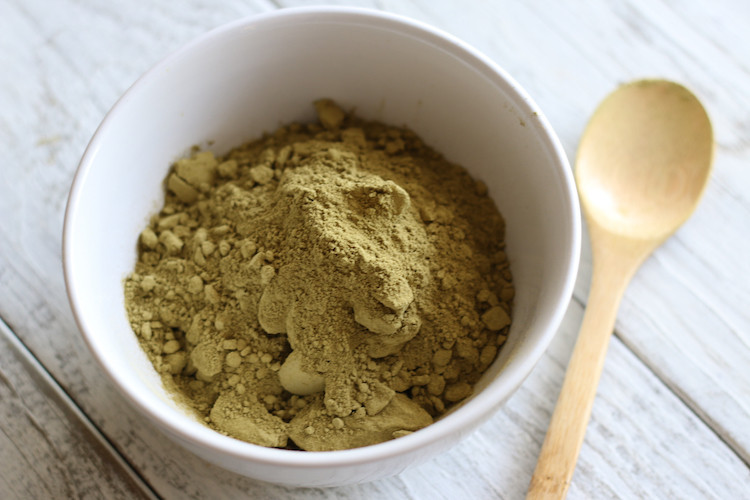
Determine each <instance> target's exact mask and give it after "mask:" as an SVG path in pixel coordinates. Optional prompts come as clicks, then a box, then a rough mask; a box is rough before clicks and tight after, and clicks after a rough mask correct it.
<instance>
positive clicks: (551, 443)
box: [526, 258, 632, 500]
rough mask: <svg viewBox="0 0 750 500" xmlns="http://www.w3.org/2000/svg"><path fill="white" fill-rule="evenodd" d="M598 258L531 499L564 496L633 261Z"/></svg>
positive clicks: (528, 494) (536, 474) (534, 476)
mask: <svg viewBox="0 0 750 500" xmlns="http://www.w3.org/2000/svg"><path fill="white" fill-rule="evenodd" d="M606 260H609V259H606ZM596 264H597V262H596V258H595V259H594V276H593V278H592V283H591V291H590V292H589V302H588V305H587V306H586V312H585V314H584V317H583V322H582V324H581V330H580V333H579V334H578V340H577V341H576V345H575V348H574V350H573V355H572V356H571V358H570V363H569V364H568V370H567V372H566V374H565V380H564V381H563V385H562V389H561V391H560V396H559V397H558V400H557V404H556V406H555V411H554V413H553V415H552V420H551V421H550V426H549V428H548V429H547V435H546V437H545V438H544V444H542V451H541V453H540V455H539V461H538V462H537V465H536V469H535V470H534V475H533V476H532V478H531V483H530V485H529V491H528V493H527V496H526V499H527V500H536V499H552V498H565V496H566V495H567V492H568V487H569V486H570V481H571V478H572V476H573V471H574V470H575V466H576V460H577V458H578V452H579V451H580V450H581V445H582V444H583V438H584V435H585V434H586V426H587V425H588V421H589V417H590V416H591V407H592V406H593V402H594V397H595V396H596V388H597V385H598V384H599V377H600V375H601V372H602V367H603V366H604V358H605V357H606V354H607V346H608V345H609V338H610V335H611V333H612V329H613V327H614V324H615V318H616V316H617V309H618V307H619V305H620V299H621V298H622V295H623V293H624V291H625V288H626V287H627V284H628V282H629V281H630V276H631V275H632V271H631V266H622V263H620V265H619V266H618V265H614V266H613V265H612V263H611V262H610V263H607V265H606V266H605V265H601V266H597V265H596Z"/></svg>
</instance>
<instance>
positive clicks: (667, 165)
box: [526, 80, 713, 499]
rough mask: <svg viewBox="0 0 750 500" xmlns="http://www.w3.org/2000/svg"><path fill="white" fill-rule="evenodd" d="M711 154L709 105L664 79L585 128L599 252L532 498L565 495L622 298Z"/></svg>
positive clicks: (584, 183)
mask: <svg viewBox="0 0 750 500" xmlns="http://www.w3.org/2000/svg"><path fill="white" fill-rule="evenodd" d="M712 156H713V133H712V130H711V123H710V121H709V119H708V115H707V114H706V111H705V110H704V109H703V106H701V104H700V102H698V99H696V97H695V96H694V95H693V94H691V93H690V92H689V91H688V90H687V89H685V88H684V87H682V86H681V85H678V84H676V83H672V82H668V81H663V80H642V81H637V82H633V83H630V84H627V85H624V86H622V87H620V88H619V89H617V90H616V91H615V92H613V93H612V94H611V95H609V96H608V97H607V98H606V99H605V100H604V101H603V102H602V103H601V105H600V106H599V108H598V109H597V110H596V112H595V113H594V116H593V117H592V118H591V121H590V122H589V124H588V126H587V127H586V130H585V131H584V134H583V137H582V138H581V142H580V145H579V147H578V158H577V161H576V182H577V184H578V193H579V196H580V198H581V203H582V206H583V211H584V215H585V217H586V222H587V224H588V229H589V236H590V240H591V248H592V254H593V266H594V268H593V277H592V280H591V291H590V292H589V301H588V305H587V307H586V313H585V315H584V318H583V323H582V325H581V331H580V333H579V335H578V340H577V342H576V345H575V349H574V350H573V355H572V356H571V359H570V364H569V365H568V370H567V372H566V374H565V380H564V381H563V386H562V390H561V392H560V396H559V398H558V400H557V405H556V406H555V412H554V414H553V415H552V420H551V422H550V426H549V429H548V430H547V436H546V437H545V439H544V444H543V445H542V451H541V454H540V456H539V461H538V462H537V466H536V470H535V471H534V475H533V477H532V478H531V484H530V485H529V491H528V495H527V497H526V498H527V499H537V498H564V497H565V495H566V494H567V491H568V487H569V486H570V481H571V477H572V476H573V470H574V469H575V464H576V459H577V458H578V452H579V451H580V449H581V444H582V443H583V437H584V434H585V433H586V426H587V424H588V420H589V417H590V415H591V407H592V404H593V401H594V396H595V395H596V387H597V385H598V383H599V376H600V375H601V371H602V366H603V365H604V357H605V355H606V352H607V345H608V344H609V337H610V335H611V333H612V329H613V327H614V324H615V317H616V315H617V309H618V307H619V304H620V299H621V298H622V295H623V293H624V291H625V288H626V287H627V284H628V282H629V281H630V278H631V277H632V276H633V274H634V273H635V271H636V269H638V267H639V266H640V264H641V263H642V262H643V260H644V259H645V258H646V257H647V256H648V255H649V254H650V253H651V252H652V251H653V250H654V249H655V248H656V247H658V246H659V245H660V244H661V243H662V242H664V240H666V239H667V238H668V237H669V236H670V235H671V234H672V233H673V232H674V231H675V230H676V229H677V228H678V227H679V226H680V225H681V224H682V223H683V222H685V221H686V220H687V218H688V217H689V216H690V214H691V213H692V212H693V210H694V209H695V207H696V205H697V204H698V200H699V199H700V197H701V194H702V192H703V189H704V187H705V186H706V184H707V183H708V178H709V174H710V171H711V161H712Z"/></svg>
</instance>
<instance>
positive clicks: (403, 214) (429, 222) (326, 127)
mask: <svg viewBox="0 0 750 500" xmlns="http://www.w3.org/2000/svg"><path fill="white" fill-rule="evenodd" d="M315 106H316V109H317V112H318V118H319V121H318V122H316V123H312V124H307V125H299V124H293V125H289V126H285V127H282V128H280V129H279V130H277V131H276V132H274V133H273V134H270V135H266V136H264V137H263V138H261V139H259V140H256V141H253V142H249V143H247V144H244V145H242V146H240V147H238V148H236V149H234V150H232V151H230V152H229V153H228V154H227V155H226V156H224V157H222V158H215V157H214V155H213V154H212V153H210V152H207V151H203V152H200V151H197V150H196V151H194V152H193V154H192V156H191V157H190V158H185V159H181V160H179V161H177V162H176V164H175V165H174V166H173V168H172V170H171V171H170V174H169V176H168V178H167V181H166V187H167V193H166V201H165V204H164V208H163V209H162V210H161V212H160V213H159V214H158V215H155V216H153V217H152V218H151V221H150V224H149V225H148V227H147V228H146V229H145V230H144V231H143V232H142V233H141V235H140V241H139V258H138V262H137V263H136V267H135V271H134V272H133V273H132V274H131V275H130V276H129V277H128V278H127V279H126V282H125V297H126V307H127V312H128V315H129V319H130V322H131V325H132V327H133V330H134V331H135V332H136V334H137V335H138V338H139V341H140V343H141V345H142V347H143V349H144V350H145V351H146V353H147V354H148V357H149V358H150V360H151V361H152V362H153V364H154V367H155V368H156V369H157V371H158V372H159V373H160V374H161V375H162V379H163V381H164V384H165V386H166V387H167V389H168V390H169V391H170V392H171V393H173V394H174V395H175V398H176V399H177V400H178V401H179V402H180V403H182V404H183V405H184V406H186V407H187V408H189V409H190V410H191V411H192V412H194V413H195V414H196V416H197V417H199V418H200V419H202V420H203V421H205V422H206V424H207V425H209V426H210V427H212V428H213V429H215V430H217V431H219V432H221V433H224V434H226V435H229V436H233V437H235V438H238V439H242V440H245V441H249V442H251V443H255V444H259V445H263V446H271V447H281V448H284V447H286V448H290V449H302V450H311V451H322V450H336V449H345V448H354V447H359V446H366V445H370V444H375V443H379V442H382V441H386V440H389V439H392V438H396V437H399V436H403V435H406V434H408V433H410V432H413V431H416V430H418V429H420V428H422V427H425V426H426V425H429V424H430V423H432V422H433V419H434V418H437V417H439V416H440V415H442V414H444V413H445V411H446V409H448V408H450V407H451V406H452V405H454V404H456V403H458V402H460V401H462V400H463V399H465V398H466V397H468V396H469V395H471V393H472V388H473V385H474V384H475V383H476V382H477V380H478V379H479V378H480V376H481V374H482V373H483V372H484V371H485V369H486V368H487V367H488V366H489V365H490V364H491V363H492V361H493V360H494V359H495V357H496V354H497V352H498V348H499V347H500V346H501V345H502V344H503V342H504V341H505V339H506V335H507V330H508V328H509V325H510V321H511V318H510V315H511V306H512V301H513V296H514V289H513V285H512V281H511V274H510V271H509V269H508V262H507V259H506V256H505V253H504V251H503V249H504V241H503V237H504V222H503V219H502V217H501V216H500V214H499V213H498V211H497V209H496V208H495V206H494V204H493V202H492V200H491V199H490V198H489V197H488V196H487V188H486V187H485V185H484V184H483V183H481V182H478V181H474V180H473V179H472V178H471V177H470V176H469V175H468V174H467V173H466V171H465V170H464V169H463V168H461V167H459V166H456V165H453V164H450V163H448V162H447V161H446V160H445V159H443V158H442V157H441V156H440V155H439V154H438V153H436V152H435V151H433V150H431V149H430V148H428V147H427V146H426V145H425V144H424V143H422V141H421V140H420V139H419V138H418V137H417V136H416V135H415V134H414V133H413V132H411V131H409V130H405V129H400V128H394V127H388V126H385V125H382V124H380V123H374V122H365V121H362V120H359V119H358V118H356V117H355V116H353V115H347V114H346V113H344V112H343V111H342V110H341V109H340V108H339V107H338V106H336V104H334V103H333V102H332V101H330V100H321V101H317V102H316V103H315Z"/></svg>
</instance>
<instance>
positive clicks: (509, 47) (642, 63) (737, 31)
mask: <svg viewBox="0 0 750 500" xmlns="http://www.w3.org/2000/svg"><path fill="white" fill-rule="evenodd" d="M307 3H308V2H306V1H294V0H291V1H286V0H282V1H267V0H219V1H213V0H189V1H185V2H157V1H149V0H129V1H122V2H118V1H99V2H97V1H96V0H59V1H46V0H2V1H1V2H0V160H1V162H2V163H1V164H0V318H2V323H0V431H2V432H0V498H5V499H8V498H11V499H12V498H24V499H25V498H52V497H54V498H64V497H72V498H77V497H86V498H140V497H163V498H211V499H220V498H237V497H241V496H246V497H251V498H307V497H310V498H317V499H334V498H383V499H391V498H428V499H438V498H509V499H516V498H522V497H523V495H524V492H525V489H526V486H527V484H528V481H529V479H530V477H531V473H532V471H533V469H534V465H535V460H536V457H537V454H538V452H539V449H540V447H541V442H542V440H543V438H544V433H545V429H546V426H547V423H548V421H549V417H550V414H551V411H552V408H553V405H554V402H555V399H556V396H557V393H558V390H559V387H560V384H561V379H562V374H563V371H564V367H565V365H566V363H567V360H568V357H569V355H570V352H571V350H572V345H573V341H574V338H575V334H576V333H577V330H578V328H579V326H580V321H581V316H582V312H583V309H584V307H585V305H586V297H587V291H588V282H589V278H590V253H589V250H588V244H587V242H586V241H584V253H583V260H582V265H581V272H580V276H579V281H578V285H577V287H576V290H575V295H574V298H573V301H572V302H571V304H570V307H569V309H568V313H567V315H566V317H565V320H564V321H563V324H562V326H561V328H560V331H559V333H558V335H557V337H556V338H555V340H554V342H553V343H552V345H551V347H550V349H549V350H548V352H547V354H546V355H545V357H544V358H543V359H542V361H541V362H540V364H539V365H538V366H537V368H536V370H535V371H534V372H533V374H532V376H531V377H530V378H529V380H528V381H527V382H526V383H525V384H524V386H523V388H522V389H521V390H520V391H519V392H518V393H517V394H516V395H515V396H514V397H513V398H512V399H511V400H510V401H509V402H508V404H507V405H506V406H505V407H504V408H503V409H502V410H501V411H500V412H499V413H497V415H495V416H494V417H493V418H492V419H491V420H490V421H489V422H488V423H486V424H485V425H484V426H483V427H481V428H480V429H479V430H478V431H477V432H476V433H475V434H474V435H472V436H471V437H470V438H468V439H467V440H466V441H465V442H463V443H462V444H460V445H459V446H457V447H456V448H454V449H453V450H451V451H450V452H448V453H446V454H444V455H442V456H440V457H439V458H437V459H435V460H433V461H431V462H429V463H427V464H424V465H422V466H420V467H416V468H413V469H411V470H408V471H406V472H405V473H403V474H401V475H400V476H398V477H395V478H391V479H387V480H383V481H378V482H375V483H370V484H364V485H358V486H349V487H344V488H338V489H325V490H323V489H321V490H313V489H288V488H283V487H279V486H275V485H268V484H264V483H260V482H256V481H252V480H248V479H245V478H242V477H240V476H237V475H234V474H232V473H229V472H226V471H223V470H220V469H218V468H217V467H214V466H212V465H209V464H207V463H204V462H202V461H201V460H199V459H198V458H196V457H194V456H192V455H190V454H188V453H186V452H183V450H182V449H180V448H178V447H177V446H176V445H173V444H171V442H170V441H168V440H167V439H166V438H164V437H163V436H162V435H161V434H160V433H159V432H158V431H157V430H156V429H155V428H154V427H153V426H152V425H151V424H150V423H149V422H148V421H147V420H145V419H143V418H142V417H141V416H139V415H138V414H137V413H136V412H135V411H134V410H133V409H131V408H130V407H129V406H128V405H127V404H126V403H125V401H124V400H123V399H122V398H121V397H120V396H119V394H118V393H116V392H115V390H114V389H113V387H112V386H111V385H110V384H109V382H108V381H107V380H106V379H105V378H104V377H103V376H102V374H101V373H100V371H99V369H98V367H97V366H96V365H95V363H94V361H93V359H92V357H91V355H90V354H89V352H88V350H87V349H86V347H85V346H84V343H83V341H82V339H81V337H80V335H79V333H78V330H77V328H76V326H75V324H74V322H73V320H72V315H71V312H70V310H69V307H68V302H67V299H66V296H65V291H64V284H63V277H62V270H61V249H60V248H61V233H62V220H63V212H64V208H65V203H66V197H67V192H68V188H69V186H70V183H71V180H72V178H73V174H74V171H75V168H76V165H77V162H78V160H79V158H80V156H81V154H82V153H83V150H84V148H85V146H86V144H87V142H88V140H89V139H90V137H91V135H92V134H93V132H94V130H95V128H96V127H97V125H98V124H99V122H100V120H101V119H102V117H103V116H104V114H105V113H106V111H107V110H108V109H109V108H110V106H111V105H112V104H113V103H114V101H115V100H116V99H117V97H118V96H120V95H121V94H122V93H123V92H124V91H125V89H126V88H127V87H128V86H129V85H130V84H131V83H132V82H133V81H134V80H135V79H136V78H137V77H138V76H139V75H140V74H141V73H142V72H144V71H145V70H146V69H148V68H149V67H150V66H151V65H153V64H154V63H155V62H156V61H158V60H159V59H161V58H162V57H164V56H165V55H166V54H168V53H169V52H171V51H173V50H175V49H177V48H178V47H179V46H181V45H182V44H184V43H186V42H187V41H189V40H190V39H192V38H194V37H195V36H197V35H199V34H201V33H202V32H204V31H207V30H208V29H210V28H213V27H215V26H218V25H220V24H223V23H225V22H228V21H231V20H233V19H236V18H238V17H242V16H246V15H250V14H253V13H257V12H263V11H268V10H272V9H276V8H280V7H288V6H293V5H300V4H307ZM341 3H346V4H356V5H362V6H368V7H373V8H379V9H384V10H388V11H392V12H395V13H399V14H403V15H407V16H410V17H413V18H416V19H419V20H422V21H425V22H428V23H430V24H433V25H435V26H437V27H439V28H442V29H444V30H446V31H448V32H450V33H452V34H454V35H457V36H458V37H460V38H463V39H464V40H466V41H467V42H469V43H470V44H472V45H474V46H475V47H477V48H478V49H480V50H481V51H483V52H485V53H486V54H487V55H488V56H489V57H491V58H493V59H494V60H495V61H496V62H498V63H499V64H500V65H501V66H503V67H504V68H505V69H506V70H507V71H509V72H510V73H511V74H512V75H513V76H514V77H515V78H516V79H517V80H518V81H519V82H520V83H521V84H522V85H523V86H525V88H526V89H527V90H528V91H529V93H530V94H531V95H532V97H533V98H534V99H535V100H536V101H537V103H538V104H539V105H540V106H541V108H542V110H543V111H544V112H545V114H546V115H547V117H548V118H549V120H550V121H551V123H552V125H553V126H554V128H555V129H556V130H557V132H558V134H559V135H560V138H561V140H562V142H563V145H564V146H565V149H566V151H567V153H568V155H569V156H570V158H571V160H574V157H575V149H576V146H577V142H578V138H579V136H580V133H581V131H582V129H583V127H584V125H585V123H586V121H587V119H588V117H589V116H590V114H591V112H592V111H593V109H594V108H595V106H596V105H597V104H598V102H599V101H600V100H601V98H603V97H604V96H605V95H606V94H607V93H608V92H609V91H611V90H612V89H614V88H615V87H616V86H617V85H618V84H620V83H622V82H625V81H628V80H631V79H635V78H640V77H665V78H671V79H674V80H676V81H679V82H682V83H683V84H686V85H687V86H688V87H690V88H691V89H692V90H693V91H694V92H695V93H696V94H697V95H698V96H699V97H700V98H701V99H702V100H703V102H704V103H705V105H706V107H707V109H708V112H709V114H710V116H711V118H712V120H713V124H714V128H715V134H716V157H715V170H714V172H713V177H712V179H711V183H710V185H709V186H708V189H707V191H706V194H705V198H704V200H703V202H702V204H701V205H700V207H699V208H698V211H697V212H696V213H695V215H694V217H693V218H692V219H691V220H690V221H689V222H688V223H687V224H686V225H685V226H684V227H683V228H682V229H681V230H680V231H679V232H678V233H677V234H676V235H675V236H674V237H673V238H672V239H670V240H669V241H668V242H667V243H666V244H665V245H664V246H663V247H662V248H660V249H659V250H658V251H657V252H656V253H655V255H654V256H653V257H652V258H650V259H649V260H648V261H647V262H646V263H645V265H644V266H643V268H642V269H641V271H640V272H639V273H638V274H637V276H636V277H635V279H634V281H633V282H632V284H631V286H630V288H629V289H628V292H627V294H626V297H625V299H624V301H623V304H622V308H621V311H620V315H619V319H618V321H617V325H616V331H615V336H614V337H613V340H612V343H611V346H610V350H609V354H608V357H607V361H606V367H605V369H604V374H603V378H602V381H601V385H600V388H599V395H598V398H597V400H596V403H595V405H594V410H593V416H592V420H591V424H590V426H589V429H588V434H587V436H586V442H585V443H584V445H583V449H582V452H581V456H580V459H579V463H578V468H577V470H576V473H575V476H574V478H573V485H572V487H571V490H570V498H612V497H620V498H689V499H693V498H719V499H739V498H750V468H749V464H750V2H747V1H746V0H735V1H731V0H720V1H711V2H707V1H701V0H690V1H681V2H678V1H665V0H656V1H654V0H637V1H636V0H633V1H613V2H595V1H589V2H581V1H576V0H569V1H555V2H542V1H541V0H538V1H531V2H524V1H521V0H515V1H489V0H486V1H475V2H450V1H434V0H433V1H430V0H411V1H403V2H396V1H393V0H382V1H378V0H372V1H368V0H362V1H358V2H341Z"/></svg>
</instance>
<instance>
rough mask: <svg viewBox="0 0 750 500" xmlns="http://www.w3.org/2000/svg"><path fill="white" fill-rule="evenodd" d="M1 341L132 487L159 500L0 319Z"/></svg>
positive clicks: (148, 496)
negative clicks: (98, 446)
mask: <svg viewBox="0 0 750 500" xmlns="http://www.w3.org/2000/svg"><path fill="white" fill-rule="evenodd" d="M0 337H1V338H2V340H4V341H5V342H7V343H8V344H10V348H11V350H12V351H13V353H14V354H15V356H16V357H17V358H18V359H19V361H20V362H21V363H22V364H24V365H26V369H28V370H29V371H32V372H34V373H35V374H36V375H37V376H38V379H37V380H36V381H34V382H35V383H37V384H39V385H41V384H44V385H45V386H46V389H47V390H49V391H50V392H51V393H52V394H53V395H54V396H55V397H56V399H57V401H56V403H59V404H60V405H63V406H64V409H65V410H67V411H69V412H70V414H71V415H72V417H74V418H75V419H76V422H77V423H78V424H80V425H82V426H83V428H84V431H86V432H88V433H89V434H90V435H91V436H92V437H93V438H94V439H95V440H96V442H97V444H99V445H100V446H101V448H102V450H104V451H105V452H106V453H108V454H109V458H111V459H112V461H113V462H114V464H113V465H115V466H116V467H119V469H120V470H121V471H122V472H123V473H124V474H125V475H127V477H128V479H130V480H131V481H132V482H133V484H134V485H135V486H136V487H138V488H139V489H140V490H141V492H142V493H143V495H144V496H145V497H146V498H151V499H158V498H159V496H158V495H157V494H156V493H155V492H154V490H153V489H152V488H151V487H150V485H149V484H148V483H147V482H146V481H145V480H144V479H143V477H141V475H140V474H138V472H137V471H136V470H135V469H134V468H133V467H132V466H131V465H130V463H129V462H128V461H127V460H125V458H124V457H123V456H122V455H121V454H120V453H119V452H118V450H117V448H116V447H115V446H114V445H113V444H112V443H111V442H110V441H109V440H108V439H107V437H106V436H105V435H104V434H103V433H102V432H101V431H100V430H99V428H98V427H97V426H96V425H95V424H94V423H93V422H92V421H91V420H90V419H89V418H88V416H87V415H86V414H85V413H84V412H83V411H82V410H81V408H79V407H78V405H77V404H76V403H75V401H74V400H73V399H72V398H71V397H70V396H69V395H68V393H67V392H66V391H65V390H64V389H63V388H62V386H60V384H59V383H58V382H57V380H56V379H55V378H54V377H53V376H52V375H51V374H50V373H49V372H48V371H47V369H46V368H45V367H44V365H42V364H41V362H40V361H39V360H38V359H37V358H36V357H35V356H34V354H33V353H32V352H31V351H29V349H28V348H27V347H26V345H25V344H24V343H23V341H22V340H21V339H20V338H19V337H18V336H17V335H16V334H15V333H14V332H13V330H12V329H11V328H10V326H9V325H8V324H7V323H6V322H5V320H4V319H3V318H0Z"/></svg>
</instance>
